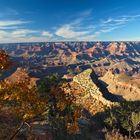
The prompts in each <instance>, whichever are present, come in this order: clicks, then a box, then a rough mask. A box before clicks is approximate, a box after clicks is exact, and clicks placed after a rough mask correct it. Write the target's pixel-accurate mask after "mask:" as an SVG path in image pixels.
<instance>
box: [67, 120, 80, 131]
mask: <svg viewBox="0 0 140 140" xmlns="http://www.w3.org/2000/svg"><path fill="white" fill-rule="evenodd" d="M67 130H68V133H69V134H78V133H79V132H80V129H79V125H78V123H77V122H73V123H69V124H68V125H67Z"/></svg>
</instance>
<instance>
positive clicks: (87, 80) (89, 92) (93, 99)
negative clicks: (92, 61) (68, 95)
mask: <svg viewBox="0 0 140 140" xmlns="http://www.w3.org/2000/svg"><path fill="white" fill-rule="evenodd" d="M91 75H92V78H95V79H94V80H92V78H91ZM96 78H97V76H96V75H95V73H94V72H93V70H92V69H87V70H85V71H83V72H82V73H80V74H78V75H76V76H75V77H74V78H73V81H72V82H71V86H72V87H73V88H74V86H76V88H79V89H83V90H81V94H79V95H78V96H77V102H78V103H79V104H82V105H83V106H84V108H85V109H86V110H88V111H89V112H90V113H91V114H96V113H97V112H101V111H103V110H104V109H105V108H106V107H111V106H112V105H113V103H112V102H111V101H109V100H107V99H105V98H104V97H103V94H102V92H101V91H100V89H99V87H98V86H97V85H96V84H95V83H94V82H93V81H96V80H98V79H96Z"/></svg>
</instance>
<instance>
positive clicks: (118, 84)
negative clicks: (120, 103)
mask: <svg viewBox="0 0 140 140" xmlns="http://www.w3.org/2000/svg"><path fill="white" fill-rule="evenodd" d="M100 79H101V80H102V81H103V82H104V83H106V85H107V88H108V90H109V91H110V92H111V93H113V94H115V95H120V96H122V97H123V98H124V99H126V100H128V101H130V100H131V101H136V100H140V88H139V87H138V85H139V84H140V81H139V79H138V80H137V81H136V79H133V78H132V77H129V76H127V75H126V74H112V72H111V71H109V72H107V73H106V74H105V75H104V76H103V77H102V78H100ZM134 81H135V82H134Z"/></svg>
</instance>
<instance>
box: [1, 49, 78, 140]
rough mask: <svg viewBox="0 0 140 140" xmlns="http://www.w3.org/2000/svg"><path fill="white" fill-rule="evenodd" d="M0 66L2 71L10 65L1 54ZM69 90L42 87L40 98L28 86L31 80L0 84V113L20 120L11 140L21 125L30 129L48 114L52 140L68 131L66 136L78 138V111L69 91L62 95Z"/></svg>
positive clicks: (33, 88) (37, 93) (2, 52)
mask: <svg viewBox="0 0 140 140" xmlns="http://www.w3.org/2000/svg"><path fill="white" fill-rule="evenodd" d="M0 62H1V63H0V70H2V71H3V70H5V69H8V68H10V66H11V65H12V62H11V61H10V59H9V56H8V55H7V54H6V53H5V51H3V50H1V51H0ZM53 79H54V78H52V79H51V80H53ZM50 86H51V85H50ZM68 86H69V85H68V84H61V85H56V86H51V87H50V88H48V87H43V88H44V90H43V91H45V94H43V96H42V94H41V95H40V93H39V90H38V88H37V87H35V86H30V77H29V78H26V79H25V80H24V81H17V82H14V83H11V82H7V81H5V80H2V81H0V111H1V112H2V111H4V112H8V113H10V112H12V113H13V114H14V115H15V116H16V118H17V120H19V121H18V123H17V124H16V125H19V127H18V128H17V129H16V130H15V132H13V134H12V136H11V138H10V140H12V139H14V138H15V136H16V135H17V134H18V133H19V131H20V130H21V129H22V127H23V126H24V124H28V125H30V123H31V122H33V121H35V120H36V119H38V118H41V119H46V117H45V115H44V114H47V118H48V121H49V124H50V125H51V128H52V132H53V134H54V136H55V138H58V135H60V134H62V133H63V132H64V131H63V130H67V131H65V133H66V134H67V133H69V134H72V135H73V134H77V133H78V132H79V126H78V122H77V121H78V118H79V117H80V115H81V114H80V112H81V110H80V107H79V106H77V105H76V104H75V98H74V96H73V95H72V94H71V91H69V92H65V91H64V90H66V89H67V88H68ZM40 88H41V87H40ZM45 88H46V90H45ZM41 92H42V91H41ZM65 128H66V129H65ZM60 131H61V132H60ZM62 131H63V132H62ZM8 136H9V135H8Z"/></svg>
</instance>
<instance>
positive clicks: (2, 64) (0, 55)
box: [0, 49, 11, 70]
mask: <svg viewBox="0 0 140 140" xmlns="http://www.w3.org/2000/svg"><path fill="white" fill-rule="evenodd" d="M10 65H11V61H10V59H9V56H8V55H7V54H6V53H5V51H4V50H2V49H0V70H4V69H8V68H9V67H10Z"/></svg>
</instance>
